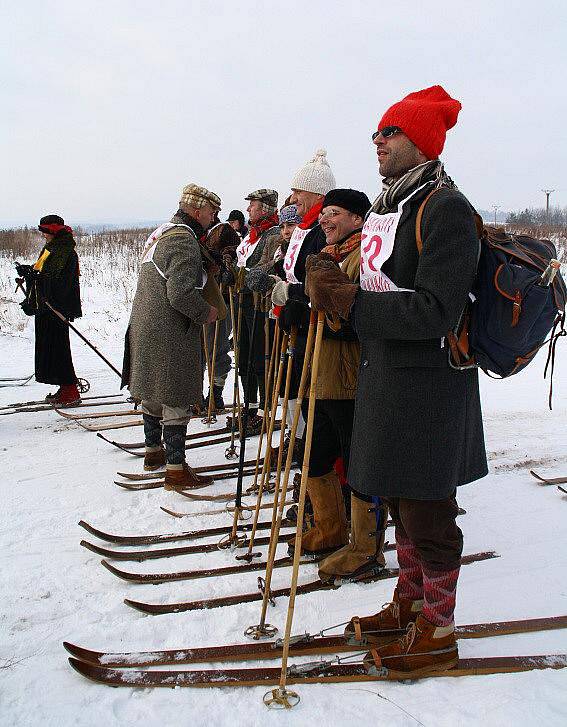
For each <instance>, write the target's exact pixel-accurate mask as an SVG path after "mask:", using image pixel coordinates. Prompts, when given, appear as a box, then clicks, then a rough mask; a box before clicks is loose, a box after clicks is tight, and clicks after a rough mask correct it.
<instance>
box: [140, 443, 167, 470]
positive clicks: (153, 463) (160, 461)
mask: <svg viewBox="0 0 567 727" xmlns="http://www.w3.org/2000/svg"><path fill="white" fill-rule="evenodd" d="M164 466H165V449H164V448H163V447H160V448H159V449H146V451H145V453H144V470H145V471H146V472H153V471H154V470H159V469H160V468H161V467H164Z"/></svg>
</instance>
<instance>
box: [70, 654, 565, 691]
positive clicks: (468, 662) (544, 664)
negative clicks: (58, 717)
mask: <svg viewBox="0 0 567 727" xmlns="http://www.w3.org/2000/svg"><path fill="white" fill-rule="evenodd" d="M338 661H339V657H337V658H336V659H333V660H332V661H327V662H325V661H322V662H315V663H310V664H297V665H295V664H292V665H291V666H290V667H289V668H288V670H287V679H286V683H287V684H289V685H291V684H310V683H325V682H327V683H338V682H377V681H379V682H382V681H405V680H407V679H408V677H407V675H404V674H403V673H401V672H392V671H388V670H387V669H382V670H381V671H380V672H379V673H376V674H371V673H369V672H368V671H367V669H366V667H365V666H364V664H363V663H362V662H359V663H355V664H341V663H337V662H338ZM69 664H70V665H71V666H72V667H73V669H75V671H78V672H79V674H82V675H83V676H84V677H87V678H88V679H91V680H92V681H94V682H98V683H99V684H108V685H109V686H113V687H142V688H144V689H147V688H148V687H170V688H175V687H254V686H264V687H265V686H275V685H278V684H279V683H280V678H281V669H280V668H275V667H265V668H256V669H208V670H203V671H185V670H184V671H181V670H179V671H178V670H175V671H135V670H132V669H128V670H127V671H120V670H117V669H111V668H108V667H102V666H93V665H92V664H86V663H85V662H83V661H79V660H78V659H74V658H73V657H70V658H69ZM565 667H567V654H544V655H540V656H493V657H480V658H471V659H459V662H458V663H457V666H455V667H453V668H452V669H446V670H445V671H439V672H433V673H431V674H427V675H425V676H423V677H413V678H412V679H418V678H421V679H423V678H432V677H462V676H480V675H483V674H510V673H512V672H523V671H534V670H535V669H564V668H565Z"/></svg>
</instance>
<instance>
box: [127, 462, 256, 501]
mask: <svg viewBox="0 0 567 727" xmlns="http://www.w3.org/2000/svg"><path fill="white" fill-rule="evenodd" d="M255 472H256V469H255V468H254V469H245V470H244V471H243V472H242V476H243V477H250V476H252V475H254V473H255ZM164 474H165V473H164V472H160V475H161V476H162V477H163V476H164ZM212 477H213V478H214V481H215V482H218V481H220V480H230V479H233V478H234V477H238V471H234V470H233V471H232V472H222V473H221V472H218V473H217V472H213V473H212ZM114 484H115V485H118V486H119V487H123V488H124V489H125V490H130V491H131V492H132V491H135V492H137V491H139V490H154V489H156V488H158V487H163V486H164V484H165V480H150V481H149V482H148V481H146V482H119V481H118V480H114ZM201 487H210V485H201ZM189 489H190V491H192V490H197V489H199V488H198V487H191V488H189ZM176 492H179V493H180V494H182V493H183V492H184V490H181V489H178V490H176ZM235 496H236V493H231V495H230V497H229V498H228V499H230V498H234V497H235ZM223 497H224V495H223ZM217 499H221V497H220V496H217Z"/></svg>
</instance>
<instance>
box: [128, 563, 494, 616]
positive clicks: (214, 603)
mask: <svg viewBox="0 0 567 727" xmlns="http://www.w3.org/2000/svg"><path fill="white" fill-rule="evenodd" d="M498 557H499V556H498V555H497V554H496V553H494V552H493V551H489V552H484V553H473V554H472V555H465V556H463V557H462V559H461V564H462V565H468V564H469V563H476V562H478V561H481V560H489V559H490V558H498ZM397 576H398V569H397V568H380V570H377V571H376V572H372V571H370V572H368V573H366V574H365V575H364V577H362V578H360V579H357V580H350V579H342V580H341V581H340V582H338V581H335V582H330V583H323V581H321V580H319V579H317V580H316V581H310V582H309V583H303V584H302V585H299V586H297V591H296V595H297V596H300V595H303V594H306V593H314V592H315V591H329V590H335V589H336V588H339V587H340V586H341V585H345V584H347V583H371V582H374V581H381V580H386V579H388V578H397ZM289 593H290V588H289V587H287V588H278V589H277V590H271V591H270V601H273V600H275V599H276V598H278V597H279V596H289ZM263 597H264V580H263V578H258V591H257V592H254V593H238V594H234V595H231V596H222V597H220V598H206V599H203V600H200V601H186V602H183V603H143V602H141V601H132V600H131V599H129V598H125V599H124V603H125V604H126V605H127V606H131V607H132V608H135V609H136V610H137V611H142V613H150V614H152V615H154V616H157V615H159V614H163V613H181V612H182V611H199V610H201V609H205V608H207V609H208V608H222V607H223V606H237V605H238V604H240V603H252V602H253V601H261V600H262V599H263Z"/></svg>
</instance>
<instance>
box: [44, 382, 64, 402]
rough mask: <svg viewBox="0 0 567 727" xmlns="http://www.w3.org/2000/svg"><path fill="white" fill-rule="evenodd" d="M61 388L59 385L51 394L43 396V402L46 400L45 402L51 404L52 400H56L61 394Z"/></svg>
mask: <svg viewBox="0 0 567 727" xmlns="http://www.w3.org/2000/svg"><path fill="white" fill-rule="evenodd" d="M61 390H62V387H61V386H60V387H59V388H58V389H57V391H55V392H54V393H53V394H48V395H47V396H46V397H45V402H46V403H47V404H53V402H54V401H56V400H57V398H58V397H59V396H61Z"/></svg>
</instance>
